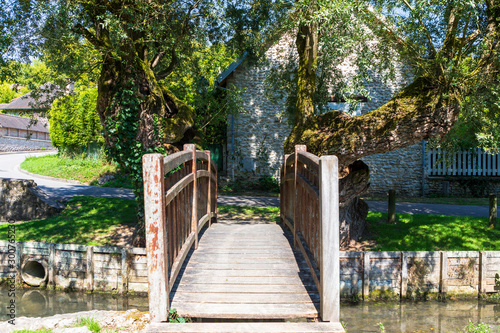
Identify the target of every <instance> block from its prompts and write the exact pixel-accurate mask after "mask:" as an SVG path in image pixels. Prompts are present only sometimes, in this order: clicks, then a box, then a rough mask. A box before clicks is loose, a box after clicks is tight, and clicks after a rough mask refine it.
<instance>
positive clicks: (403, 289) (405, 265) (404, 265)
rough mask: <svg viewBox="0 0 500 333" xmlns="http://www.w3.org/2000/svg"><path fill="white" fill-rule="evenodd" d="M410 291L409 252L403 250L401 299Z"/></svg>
mask: <svg viewBox="0 0 500 333" xmlns="http://www.w3.org/2000/svg"><path fill="white" fill-rule="evenodd" d="M407 291H408V254H407V253H406V252H401V290H400V296H401V299H403V298H405V297H406V292H407Z"/></svg>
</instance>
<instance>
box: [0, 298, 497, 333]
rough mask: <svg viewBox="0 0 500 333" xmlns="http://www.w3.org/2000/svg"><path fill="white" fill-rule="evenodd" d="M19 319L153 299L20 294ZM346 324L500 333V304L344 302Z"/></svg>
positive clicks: (136, 305)
mask: <svg viewBox="0 0 500 333" xmlns="http://www.w3.org/2000/svg"><path fill="white" fill-rule="evenodd" d="M0 299H2V300H5V301H6V302H3V301H2V304H5V305H7V304H9V303H8V302H9V299H10V298H9V297H8V291H7V290H6V289H0ZM15 304H16V316H17V317H22V316H23V317H49V316H53V315H55V314H61V313H73V312H80V311H90V310H112V311H125V310H128V309H138V310H139V311H147V310H148V298H147V296H143V295H128V296H120V295H112V294H109V293H92V294H90V293H81V292H60V291H49V290H37V289H18V290H16V300H15ZM340 312H341V313H340V317H341V321H342V322H343V323H345V325H346V328H347V332H348V333H358V332H360V333H362V332H380V329H379V323H382V325H383V326H384V328H385V331H386V332H387V333H389V332H390V333H392V332H396V333H397V332H407V333H409V332H438V333H458V332H462V329H463V328H464V327H465V326H466V325H467V324H468V322H469V320H470V321H472V322H483V323H485V324H488V325H490V326H491V327H492V328H493V329H492V331H491V332H492V333H497V332H498V331H500V303H496V304H495V303H489V302H487V301H479V300H458V301H446V302H437V301H427V302H401V303H400V302H380V303H376V302H369V303H360V304H357V305H350V304H346V303H342V304H341V311H340ZM0 315H1V318H2V321H4V320H6V318H7V309H6V306H4V305H2V306H1V310H0Z"/></svg>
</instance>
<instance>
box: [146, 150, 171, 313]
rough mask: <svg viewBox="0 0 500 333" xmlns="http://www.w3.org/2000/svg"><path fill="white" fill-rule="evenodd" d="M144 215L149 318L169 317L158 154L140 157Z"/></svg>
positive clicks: (162, 201) (162, 187) (165, 234)
mask: <svg viewBox="0 0 500 333" xmlns="http://www.w3.org/2000/svg"><path fill="white" fill-rule="evenodd" d="M142 165H143V179H144V218H145V227H146V228H145V229H146V253H147V262H148V286H149V314H150V316H151V322H153V323H157V322H161V321H168V309H169V305H170V302H169V298H168V296H169V295H168V292H169V287H168V237H167V236H168V235H167V226H166V220H165V184H164V181H163V180H164V175H165V172H164V163H163V156H162V155H160V154H147V155H144V156H143V157H142Z"/></svg>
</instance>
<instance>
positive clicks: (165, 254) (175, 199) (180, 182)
mask: <svg viewBox="0 0 500 333" xmlns="http://www.w3.org/2000/svg"><path fill="white" fill-rule="evenodd" d="M142 163H143V176H144V212H145V224H146V225H145V228H146V250H147V260H148V284H149V313H150V315H151V321H152V322H161V321H167V320H168V310H169V307H170V302H169V293H170V291H171V289H172V286H173V284H174V282H175V280H176V278H177V275H178V274H179V271H180V269H181V267H182V264H183V262H184V260H185V259H186V256H187V254H188V252H189V250H190V249H191V247H192V246H193V245H194V246H195V249H196V248H197V247H198V232H199V231H200V230H201V229H202V228H203V226H204V225H205V224H206V223H207V222H208V223H209V226H210V224H211V221H212V219H216V218H217V168H216V166H215V164H214V162H213V161H212V160H211V158H210V152H209V151H196V148H195V146H194V145H193V144H187V145H184V150H183V151H181V152H178V153H175V154H172V155H169V156H167V157H164V156H163V155H161V154H147V155H144V156H143V159H142Z"/></svg>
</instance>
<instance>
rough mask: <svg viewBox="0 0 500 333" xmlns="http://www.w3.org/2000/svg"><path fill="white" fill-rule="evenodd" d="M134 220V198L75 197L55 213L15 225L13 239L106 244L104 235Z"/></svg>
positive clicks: (3, 232)
mask: <svg viewBox="0 0 500 333" xmlns="http://www.w3.org/2000/svg"><path fill="white" fill-rule="evenodd" d="M135 223H136V203H135V201H134V200H127V199H114V198H94V197H78V196H75V197H73V198H72V199H71V200H69V202H68V205H67V206H66V208H65V209H64V210H63V211H62V213H61V214H59V215H57V216H53V217H50V218H48V219H45V220H38V221H30V222H20V223H18V224H16V240H18V241H33V242H46V243H67V244H83V245H97V246H102V245H110V244H109V243H108V237H106V236H108V235H111V234H113V232H114V231H115V230H116V228H117V227H119V226H120V225H127V224H128V225H130V224H135ZM7 226H8V225H7V224H2V225H0V239H1V240H7Z"/></svg>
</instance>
